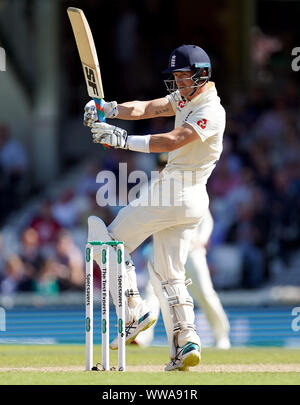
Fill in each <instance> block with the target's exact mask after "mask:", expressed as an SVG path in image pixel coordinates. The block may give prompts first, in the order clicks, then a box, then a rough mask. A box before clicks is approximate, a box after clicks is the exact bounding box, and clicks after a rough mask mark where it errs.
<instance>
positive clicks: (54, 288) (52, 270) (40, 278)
mask: <svg viewBox="0 0 300 405" xmlns="http://www.w3.org/2000/svg"><path fill="white" fill-rule="evenodd" d="M33 291H34V292H35V293H37V294H39V295H41V296H53V295H57V294H58V293H59V283H58V277H57V271H56V263H55V262H54V261H53V260H51V259H46V260H45V261H44V262H43V264H42V266H41V268H40V271H39V273H38V275H37V277H36V278H35V280H34V281H33Z"/></svg>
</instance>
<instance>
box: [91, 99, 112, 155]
mask: <svg viewBox="0 0 300 405" xmlns="http://www.w3.org/2000/svg"><path fill="white" fill-rule="evenodd" d="M93 100H94V101H95V104H96V110H97V115H98V120H99V121H100V122H106V120H105V114H104V108H103V99H102V98H94V99H93ZM104 149H109V146H108V145H104Z"/></svg>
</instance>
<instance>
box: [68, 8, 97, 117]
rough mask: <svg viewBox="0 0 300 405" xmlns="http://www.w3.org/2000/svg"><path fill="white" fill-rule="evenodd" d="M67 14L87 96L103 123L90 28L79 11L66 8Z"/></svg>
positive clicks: (94, 52) (93, 44) (94, 48)
mask: <svg viewBox="0 0 300 405" xmlns="http://www.w3.org/2000/svg"><path fill="white" fill-rule="evenodd" d="M67 12H68V16H69V19H70V21H71V25H72V29H73V33H74V37H75V41H76V45H77V49H78V52H79V57H80V60H81V64H82V68H83V73H84V77H85V82H86V87H87V92H88V95H89V96H90V97H91V98H92V99H93V100H94V101H95V104H96V109H97V115H98V119H99V121H101V122H105V114H104V110H103V99H104V92H103V86H102V79H101V73H100V67H99V62H98V56H97V51H96V47H95V43H94V39H93V35H92V32H91V29H90V26H89V24H88V22H87V19H86V17H85V15H84V12H83V11H82V10H81V9H79V8H75V7H68V9H67Z"/></svg>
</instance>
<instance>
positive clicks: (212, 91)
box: [190, 82, 217, 104]
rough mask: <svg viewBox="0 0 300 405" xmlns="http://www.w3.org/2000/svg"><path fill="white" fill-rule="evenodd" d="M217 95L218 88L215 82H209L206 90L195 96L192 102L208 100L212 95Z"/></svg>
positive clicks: (197, 102)
mask: <svg viewBox="0 0 300 405" xmlns="http://www.w3.org/2000/svg"><path fill="white" fill-rule="evenodd" d="M213 95H214V96H215V95H217V90H216V86H215V83H214V82H208V88H207V90H206V91H205V92H203V93H200V94H199V95H198V96H196V97H195V98H193V99H192V100H191V101H190V103H191V104H199V103H202V102H203V101H205V100H207V99H208V98H209V97H211V96H213Z"/></svg>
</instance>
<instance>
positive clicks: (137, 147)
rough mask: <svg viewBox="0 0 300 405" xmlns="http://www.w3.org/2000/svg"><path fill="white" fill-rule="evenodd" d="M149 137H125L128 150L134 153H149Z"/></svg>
mask: <svg viewBox="0 0 300 405" xmlns="http://www.w3.org/2000/svg"><path fill="white" fill-rule="evenodd" d="M150 137H151V135H144V136H139V135H129V136H128V137H127V146H128V149H130V150H133V151H135V152H143V153H150Z"/></svg>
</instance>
